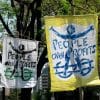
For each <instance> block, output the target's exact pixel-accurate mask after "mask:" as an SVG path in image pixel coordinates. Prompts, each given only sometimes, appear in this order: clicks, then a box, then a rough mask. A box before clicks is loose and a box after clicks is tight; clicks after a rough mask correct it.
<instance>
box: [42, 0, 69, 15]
mask: <svg viewBox="0 0 100 100" xmlns="http://www.w3.org/2000/svg"><path fill="white" fill-rule="evenodd" d="M68 7H69V4H68V2H67V1H66V0H42V6H41V10H42V15H43V16H46V15H47V16H48V15H65V14H67V13H68Z"/></svg>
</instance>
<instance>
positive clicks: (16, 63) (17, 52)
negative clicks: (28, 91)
mask: <svg viewBox="0 0 100 100" xmlns="http://www.w3.org/2000/svg"><path fill="white" fill-rule="evenodd" d="M9 45H10V46H11V48H12V49H13V50H14V51H15V52H16V62H15V65H14V70H13V72H12V75H11V77H12V76H13V75H14V73H15V72H16V70H17V68H18V61H19V60H20V59H21V58H20V57H19V54H20V55H21V57H24V56H25V54H28V53H32V52H33V51H36V49H33V50H28V51H24V50H25V46H24V45H23V44H20V45H19V46H18V49H17V48H15V47H14V46H13V45H12V43H11V42H9ZM21 73H22V75H21V77H22V79H23V80H24V77H23V67H21Z"/></svg>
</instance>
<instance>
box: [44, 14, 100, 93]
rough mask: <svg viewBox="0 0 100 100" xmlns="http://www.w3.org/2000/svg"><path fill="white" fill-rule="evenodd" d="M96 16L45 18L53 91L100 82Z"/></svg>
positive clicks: (99, 83) (72, 88) (98, 83)
mask: <svg viewBox="0 0 100 100" xmlns="http://www.w3.org/2000/svg"><path fill="white" fill-rule="evenodd" d="M97 28H98V17H97V16H96V15H83V16H82V15H80V16H51V17H45V31H46V40H47V48H48V58H49V64H50V76H51V91H68V90H74V89H76V88H78V87H81V86H88V85H100V81H99V76H98V68H97V67H98V66H97Z"/></svg>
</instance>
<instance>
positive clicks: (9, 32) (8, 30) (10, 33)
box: [0, 14, 15, 37]
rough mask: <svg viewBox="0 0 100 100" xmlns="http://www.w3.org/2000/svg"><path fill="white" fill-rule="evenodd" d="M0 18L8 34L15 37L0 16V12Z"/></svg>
mask: <svg viewBox="0 0 100 100" xmlns="http://www.w3.org/2000/svg"><path fill="white" fill-rule="evenodd" d="M0 20H1V22H2V24H3V26H4V28H5V29H6V30H7V32H8V34H9V35H10V36H11V37H15V36H14V35H13V34H12V32H11V31H10V29H9V27H8V26H7V25H6V23H5V21H4V20H3V18H2V15H1V14H0Z"/></svg>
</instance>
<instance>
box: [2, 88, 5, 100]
mask: <svg viewBox="0 0 100 100" xmlns="http://www.w3.org/2000/svg"><path fill="white" fill-rule="evenodd" d="M2 100H5V88H4V87H3V88H2Z"/></svg>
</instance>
